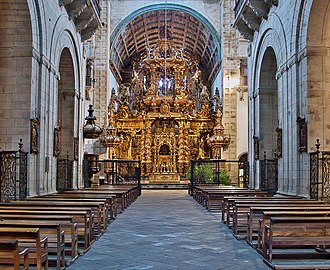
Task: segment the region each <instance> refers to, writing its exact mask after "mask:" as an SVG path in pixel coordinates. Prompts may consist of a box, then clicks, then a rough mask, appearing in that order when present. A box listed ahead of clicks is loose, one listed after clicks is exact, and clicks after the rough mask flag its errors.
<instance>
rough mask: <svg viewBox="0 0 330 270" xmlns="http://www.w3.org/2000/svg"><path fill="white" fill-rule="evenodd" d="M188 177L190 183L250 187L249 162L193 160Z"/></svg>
mask: <svg viewBox="0 0 330 270" xmlns="http://www.w3.org/2000/svg"><path fill="white" fill-rule="evenodd" d="M187 178H188V179H190V185H191V186H194V185H199V184H203V185H205V184H210V185H220V184H232V185H237V186H240V187H248V184H249V163H248V161H238V160H221V159H219V160H191V161H190V169H189V171H188V175H187Z"/></svg>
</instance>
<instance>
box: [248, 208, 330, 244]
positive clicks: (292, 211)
mask: <svg viewBox="0 0 330 270" xmlns="http://www.w3.org/2000/svg"><path fill="white" fill-rule="evenodd" d="M279 210H280V211H279ZM329 211H330V206H329V205H328V204H322V202H320V204H319V205H318V204H315V205H310V204H308V205H282V206H280V207H279V206H272V205H263V206H260V205H253V206H251V207H250V210H249V213H248V214H247V243H248V244H250V245H251V246H252V247H256V248H257V249H260V245H261V243H260V242H259V241H261V240H260V237H261V236H260V235H261V232H260V220H263V215H264V213H266V212H269V216H271V213H272V212H274V213H275V212H281V213H280V214H278V215H277V214H276V213H275V216H281V214H282V215H283V217H285V216H288V215H289V216H290V215H293V216H294V215H297V216H299V215H300V214H301V213H304V215H309V212H311V213H313V212H316V213H315V215H317V213H320V216H323V215H326V214H327V212H329ZM296 213H298V214H296ZM312 215H313V214H312ZM269 216H267V219H268V218H269ZM265 222H266V219H265ZM256 237H257V239H258V241H257V243H255V242H254V241H253V240H254V239H255V238H256Z"/></svg>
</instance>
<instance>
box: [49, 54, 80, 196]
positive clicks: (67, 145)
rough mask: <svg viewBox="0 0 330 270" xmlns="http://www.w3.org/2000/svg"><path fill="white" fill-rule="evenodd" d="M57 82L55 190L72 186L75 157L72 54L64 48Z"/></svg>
mask: <svg viewBox="0 0 330 270" xmlns="http://www.w3.org/2000/svg"><path fill="white" fill-rule="evenodd" d="M59 71H60V80H59V83H58V126H57V128H56V129H55V134H54V136H55V138H54V142H55V153H56V155H57V157H58V160H57V162H58V163H57V190H58V191H61V190H67V189H71V188H72V187H73V160H74V159H75V144H77V142H75V138H74V115H75V77H74V68H73V61H72V56H71V53H70V51H69V49H67V48H65V49H64V50H63V52H62V55H61V59H60V68H59Z"/></svg>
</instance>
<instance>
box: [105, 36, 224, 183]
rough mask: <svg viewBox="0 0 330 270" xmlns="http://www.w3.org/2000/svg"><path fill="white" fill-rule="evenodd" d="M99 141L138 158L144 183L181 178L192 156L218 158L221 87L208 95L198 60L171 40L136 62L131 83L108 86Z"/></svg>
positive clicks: (121, 155)
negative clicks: (107, 105)
mask: <svg viewBox="0 0 330 270" xmlns="http://www.w3.org/2000/svg"><path fill="white" fill-rule="evenodd" d="M107 121H108V123H107V127H105V132H104V136H103V138H102V139H101V142H102V143H103V145H104V146H106V147H107V148H108V155H109V158H111V159H127V160H131V159H135V160H140V161H141V179H142V183H180V182H181V183H183V182H185V180H186V175H187V172H188V169H189V164H190V160H193V159H204V158H215V159H218V158H221V148H222V147H223V146H224V145H228V143H229V141H230V138H228V137H226V136H225V135H224V130H223V126H222V123H221V122H222V106H221V104H220V97H219V91H216V92H215V95H214V96H213V98H211V95H210V91H209V89H208V87H207V86H206V85H205V84H204V83H203V81H202V79H201V71H200V70H199V67H198V65H197V60H191V59H189V58H187V57H186V55H185V52H184V50H183V49H175V48H174V46H172V44H171V42H170V41H169V40H162V41H160V42H159V43H158V46H157V47H156V48H148V50H147V51H146V52H145V55H144V57H143V60H140V61H138V62H135V63H134V67H133V75H132V79H131V82H130V83H129V84H122V85H121V86H120V89H119V93H118V95H117V93H116V92H115V90H114V89H113V90H112V93H111V98H110V104H109V111H108V119H107Z"/></svg>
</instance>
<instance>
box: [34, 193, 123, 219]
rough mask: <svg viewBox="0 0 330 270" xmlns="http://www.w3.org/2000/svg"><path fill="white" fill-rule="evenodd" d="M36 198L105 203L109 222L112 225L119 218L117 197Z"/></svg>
mask: <svg viewBox="0 0 330 270" xmlns="http://www.w3.org/2000/svg"><path fill="white" fill-rule="evenodd" d="M36 198H45V199H56V200H58V201H70V202H74V201H83V202H85V201H86V202H98V201H101V202H105V205H106V207H107V211H108V217H107V221H108V223H110V222H111V221H112V220H114V219H115V218H116V216H117V199H116V196H115V195H106V196H102V195H100V196H99V195H94V196H93V195H88V194H87V195H86V194H61V193H55V194H48V195H44V196H42V197H36Z"/></svg>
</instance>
